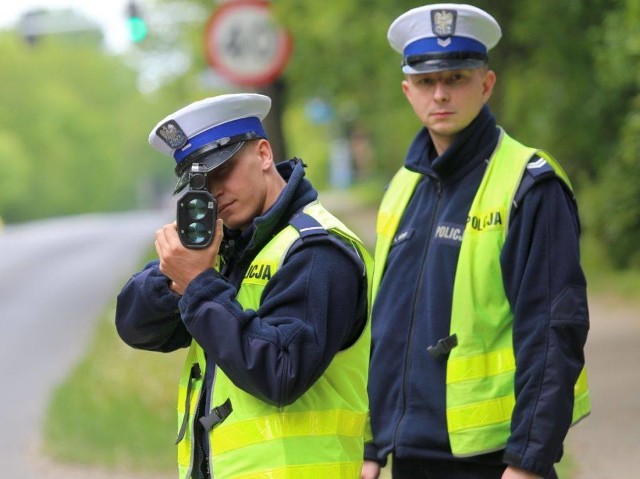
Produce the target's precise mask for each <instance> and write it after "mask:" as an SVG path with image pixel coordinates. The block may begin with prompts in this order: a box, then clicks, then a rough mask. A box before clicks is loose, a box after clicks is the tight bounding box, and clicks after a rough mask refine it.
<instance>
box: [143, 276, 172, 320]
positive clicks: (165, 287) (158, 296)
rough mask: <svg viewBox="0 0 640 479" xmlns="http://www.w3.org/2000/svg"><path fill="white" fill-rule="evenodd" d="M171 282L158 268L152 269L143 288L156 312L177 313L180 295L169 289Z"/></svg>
mask: <svg viewBox="0 0 640 479" xmlns="http://www.w3.org/2000/svg"><path fill="white" fill-rule="evenodd" d="M169 283H170V280H169V278H167V277H166V276H165V275H164V274H162V273H161V272H160V270H159V269H158V268H157V266H156V267H154V268H150V269H149V273H148V274H147V277H146V278H145V280H144V284H143V286H142V288H143V291H144V296H145V298H147V300H148V303H149V305H150V306H151V307H152V309H154V310H156V311H177V310H178V301H179V300H180V295H178V294H177V293H174V292H173V291H171V289H170V288H169Z"/></svg>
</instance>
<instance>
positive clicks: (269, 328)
mask: <svg viewBox="0 0 640 479" xmlns="http://www.w3.org/2000/svg"><path fill="white" fill-rule="evenodd" d="M362 268H363V267H362V264H357V263H356V261H355V260H354V258H352V257H350V255H349V254H348V253H347V252H346V251H344V250H343V248H339V247H337V246H336V245H335V244H334V243H332V242H331V241H329V240H323V241H320V242H309V243H307V242H306V241H305V243H304V244H303V245H302V246H300V247H299V248H296V249H295V251H294V252H292V253H290V255H289V256H288V258H287V259H286V261H285V262H284V264H283V265H282V266H281V268H280V269H279V270H278V271H277V273H276V274H275V275H274V276H273V277H272V278H271V279H270V280H269V283H268V284H267V287H266V288H265V290H264V292H263V296H262V303H261V306H260V308H259V309H258V310H257V311H253V310H250V309H248V310H243V308H242V306H241V305H240V304H239V303H238V302H237V301H236V300H235V297H236V294H237V293H236V290H235V288H234V287H233V286H231V285H230V284H228V283H227V282H226V281H225V279H224V278H223V277H222V276H220V274H218V273H217V272H216V271H215V270H208V271H205V272H203V273H202V274H200V275H199V276H197V277H196V278H195V279H194V280H193V281H192V282H191V283H190V284H189V286H188V287H187V288H186V290H185V292H184V296H183V297H182V299H181V300H180V312H181V315H182V319H183V321H184V323H185V325H186V327H187V329H188V331H189V332H190V333H191V335H192V336H193V337H194V338H195V339H196V341H197V342H198V343H199V344H200V345H201V346H202V348H203V349H204V351H205V353H206V354H207V356H208V358H210V359H212V360H213V361H214V362H215V363H216V364H217V365H218V366H219V367H220V368H221V369H222V370H223V371H224V372H225V374H226V375H227V376H229V377H230V378H231V380H232V381H233V382H234V384H236V385H237V386H238V387H240V388H242V389H243V390H245V391H247V392H248V393H250V394H252V395H254V396H256V397H258V398H260V399H261V400H263V401H265V402H268V403H271V404H276V405H278V406H281V405H286V404H290V403H292V402H293V401H295V400H296V399H297V398H298V397H299V396H301V395H302V394H303V393H304V392H305V391H306V390H307V389H308V388H309V387H310V386H311V385H312V384H313V383H314V382H315V380H316V379H317V378H318V377H320V375H322V373H323V372H324V370H325V369H326V368H327V366H328V365H329V363H330V362H331V360H332V359H333V357H334V355H335V354H336V353H337V352H338V351H339V350H340V349H341V348H343V347H344V346H345V345H346V343H348V341H349V338H350V337H351V335H352V334H353V331H354V329H355V328H357V327H361V324H360V322H361V320H362V319H363V318H366V280H365V278H364V276H363V269H362ZM363 284H364V288H363V287H362V286H363ZM363 300H364V308H363ZM359 325H360V326H359Z"/></svg>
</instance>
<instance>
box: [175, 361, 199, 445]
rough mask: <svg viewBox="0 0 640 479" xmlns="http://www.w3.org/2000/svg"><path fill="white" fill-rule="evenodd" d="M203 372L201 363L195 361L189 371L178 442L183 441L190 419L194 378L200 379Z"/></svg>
mask: <svg viewBox="0 0 640 479" xmlns="http://www.w3.org/2000/svg"><path fill="white" fill-rule="evenodd" d="M201 377H202V372H201V371H200V365H199V364H198V363H193V365H192V366H191V372H190V373H189V383H188V384H187V397H186V398H185V400H184V417H183V418H182V424H181V425H180V432H178V438H177V439H176V444H178V443H179V442H180V441H182V438H183V437H184V434H185V432H186V431H187V423H188V421H189V411H190V409H191V389H192V387H193V380H194V379H200V378H201Z"/></svg>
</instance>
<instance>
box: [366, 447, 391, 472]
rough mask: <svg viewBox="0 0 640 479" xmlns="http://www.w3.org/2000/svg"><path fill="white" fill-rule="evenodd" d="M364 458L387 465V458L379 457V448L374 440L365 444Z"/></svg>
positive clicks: (381, 465) (382, 465)
mask: <svg viewBox="0 0 640 479" xmlns="http://www.w3.org/2000/svg"><path fill="white" fill-rule="evenodd" d="M364 459H365V460H366V461H374V462H377V463H378V464H380V467H384V466H386V465H387V458H386V457H385V458H384V459H380V458H379V457H378V448H377V447H376V445H375V444H374V443H372V442H368V443H366V444H365V445H364Z"/></svg>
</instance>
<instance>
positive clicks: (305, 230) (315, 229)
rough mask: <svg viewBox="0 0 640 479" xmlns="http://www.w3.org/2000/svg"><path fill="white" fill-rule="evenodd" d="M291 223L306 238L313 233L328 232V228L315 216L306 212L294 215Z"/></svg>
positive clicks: (323, 233) (324, 233)
mask: <svg viewBox="0 0 640 479" xmlns="http://www.w3.org/2000/svg"><path fill="white" fill-rule="evenodd" d="M289 224H290V225H291V226H293V227H294V228H295V229H296V230H298V233H300V237H301V238H306V237H307V236H312V235H319V234H322V235H326V234H328V233H327V230H325V229H324V227H323V226H322V225H321V224H320V223H319V222H318V221H317V220H316V219H315V218H313V217H312V216H310V215H308V214H306V213H298V214H296V215H294V216H293V217H292V218H291V219H290V220H289Z"/></svg>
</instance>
